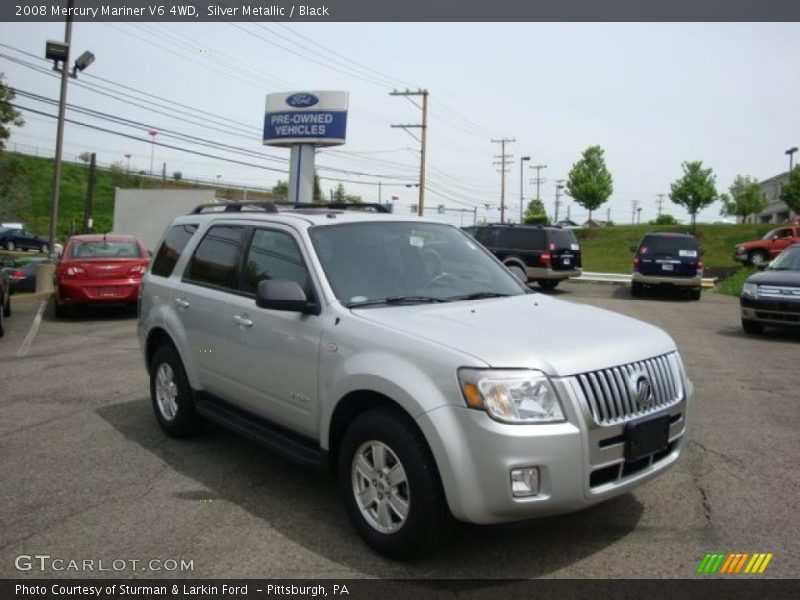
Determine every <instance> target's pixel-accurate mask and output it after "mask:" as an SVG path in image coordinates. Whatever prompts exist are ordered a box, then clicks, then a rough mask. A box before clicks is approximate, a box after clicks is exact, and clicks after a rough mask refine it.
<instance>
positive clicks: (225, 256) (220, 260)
mask: <svg viewBox="0 0 800 600" xmlns="http://www.w3.org/2000/svg"><path fill="white" fill-rule="evenodd" d="M244 232H245V228H244V227H237V226H233V225H218V226H216V227H212V228H211V229H209V230H208V233H206V235H205V237H204V238H203V240H202V241H201V242H200V243H199V244H198V245H197V250H195V252H194V255H193V256H192V260H191V262H190V263H189V267H188V268H187V269H186V279H188V280H189V281H192V282H193V283H202V284H207V285H213V286H218V287H225V288H234V287H236V266H237V264H238V263H239V258H240V256H241V252H242V241H243V238H244Z"/></svg>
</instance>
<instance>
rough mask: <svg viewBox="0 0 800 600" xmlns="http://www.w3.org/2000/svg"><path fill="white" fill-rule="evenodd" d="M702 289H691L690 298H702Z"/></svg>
mask: <svg viewBox="0 0 800 600" xmlns="http://www.w3.org/2000/svg"><path fill="white" fill-rule="evenodd" d="M701 295H702V290H701V289H700V288H693V289H691V290H689V300H700V297H701Z"/></svg>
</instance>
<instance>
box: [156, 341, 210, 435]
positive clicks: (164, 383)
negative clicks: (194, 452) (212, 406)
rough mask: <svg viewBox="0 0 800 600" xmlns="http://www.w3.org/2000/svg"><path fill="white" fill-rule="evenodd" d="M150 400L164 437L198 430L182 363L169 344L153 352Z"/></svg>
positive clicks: (199, 418)
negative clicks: (165, 434) (164, 433)
mask: <svg viewBox="0 0 800 600" xmlns="http://www.w3.org/2000/svg"><path fill="white" fill-rule="evenodd" d="M150 398H151V400H152V402H153V411H154V412H155V415H156V420H157V421H158V424H159V425H160V426H161V429H163V430H164V431H165V432H166V433H167V435H170V436H172V437H177V438H182V437H188V436H190V435H193V434H195V433H197V432H198V431H199V430H200V428H201V427H202V425H203V418H202V417H201V416H200V415H198V414H197V411H196V410H195V407H194V393H193V392H192V387H191V386H190V385H189V379H188V378H187V377H186V371H185V370H184V368H183V363H182V362H181V359H180V356H178V352H177V351H176V350H175V348H173V347H172V346H170V345H165V346H161V347H160V348H159V349H158V350H156V353H155V354H154V355H153V360H152V361H151V362H150Z"/></svg>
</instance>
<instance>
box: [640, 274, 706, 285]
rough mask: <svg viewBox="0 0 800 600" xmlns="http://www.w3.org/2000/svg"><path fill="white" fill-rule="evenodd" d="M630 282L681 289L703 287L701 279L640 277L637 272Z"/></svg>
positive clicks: (659, 276) (658, 276)
mask: <svg viewBox="0 0 800 600" xmlns="http://www.w3.org/2000/svg"><path fill="white" fill-rule="evenodd" d="M631 281H633V282H634V283H643V284H645V285H676V286H681V287H697V288H699V287H701V286H702V285H703V278H702V277H697V276H695V277H669V276H662V275H642V274H641V273H639V272H638V271H634V272H633V275H632V276H631Z"/></svg>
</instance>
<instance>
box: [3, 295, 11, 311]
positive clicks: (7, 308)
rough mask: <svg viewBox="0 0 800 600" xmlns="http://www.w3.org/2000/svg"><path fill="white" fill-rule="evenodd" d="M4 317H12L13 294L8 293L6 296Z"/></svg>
mask: <svg viewBox="0 0 800 600" xmlns="http://www.w3.org/2000/svg"><path fill="white" fill-rule="evenodd" d="M3 316H4V317H10V316H11V292H8V294H7V295H6V301H5V303H4V304H3Z"/></svg>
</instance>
